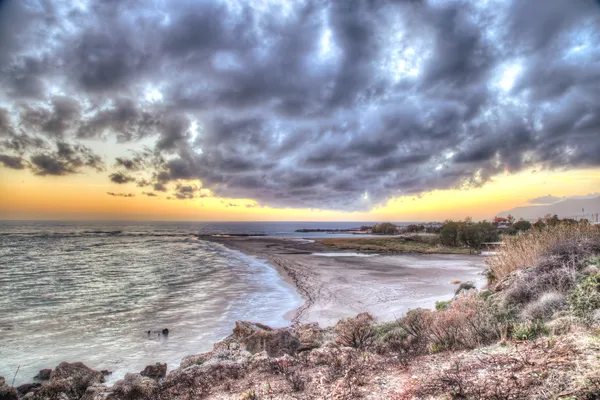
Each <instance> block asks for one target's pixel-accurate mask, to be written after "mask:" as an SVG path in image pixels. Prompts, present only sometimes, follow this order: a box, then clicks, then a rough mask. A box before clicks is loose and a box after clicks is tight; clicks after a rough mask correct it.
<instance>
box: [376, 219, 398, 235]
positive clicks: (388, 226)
mask: <svg viewBox="0 0 600 400" xmlns="http://www.w3.org/2000/svg"><path fill="white" fill-rule="evenodd" d="M396 230H397V227H396V225H394V224H392V223H390V222H383V223H381V224H377V225H375V226H374V227H373V228H372V230H371V233H377V234H382V235H393V234H394V233H396Z"/></svg>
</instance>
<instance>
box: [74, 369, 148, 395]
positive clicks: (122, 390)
mask: <svg viewBox="0 0 600 400" xmlns="http://www.w3.org/2000/svg"><path fill="white" fill-rule="evenodd" d="M157 390H158V384H157V383H156V381H155V380H154V379H150V378H148V377H145V376H141V375H140V374H126V375H125V378H124V379H122V380H120V381H117V383H115V385H114V386H113V387H112V395H113V396H110V398H111V399H112V398H115V399H151V398H154V395H155V394H156V392H157ZM96 396H98V395H97V394H96ZM82 400H83V399H82ZM87 400H98V397H96V398H93V397H92V398H90V399H87Z"/></svg>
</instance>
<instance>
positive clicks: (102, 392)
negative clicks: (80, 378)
mask: <svg viewBox="0 0 600 400" xmlns="http://www.w3.org/2000/svg"><path fill="white" fill-rule="evenodd" d="M111 393H112V392H111V390H110V388H107V387H106V386H104V385H100V384H96V385H92V386H88V388H87V389H86V390H85V393H84V395H83V397H82V398H81V400H108V399H109V398H110V397H109V396H110V395H111Z"/></svg>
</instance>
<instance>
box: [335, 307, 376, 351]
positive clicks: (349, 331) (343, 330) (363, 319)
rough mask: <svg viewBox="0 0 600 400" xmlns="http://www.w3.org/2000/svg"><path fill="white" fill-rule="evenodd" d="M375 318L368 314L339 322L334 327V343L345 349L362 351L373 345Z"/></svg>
mask: <svg viewBox="0 0 600 400" xmlns="http://www.w3.org/2000/svg"><path fill="white" fill-rule="evenodd" d="M373 322H375V318H373V316H372V315H371V314H369V313H361V314H358V315H357V316H356V318H346V319H342V320H340V321H339V322H338V323H337V325H336V326H335V341H336V342H337V343H338V344H340V345H342V346H346V347H354V348H357V349H364V348H367V347H369V346H371V345H372V344H373V341H374V339H375V330H374V329H373Z"/></svg>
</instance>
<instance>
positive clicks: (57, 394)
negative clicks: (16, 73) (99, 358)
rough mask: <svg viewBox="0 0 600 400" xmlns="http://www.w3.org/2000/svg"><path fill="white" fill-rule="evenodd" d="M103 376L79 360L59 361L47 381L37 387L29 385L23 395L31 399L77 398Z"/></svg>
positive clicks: (66, 399)
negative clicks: (70, 361) (73, 361)
mask: <svg viewBox="0 0 600 400" xmlns="http://www.w3.org/2000/svg"><path fill="white" fill-rule="evenodd" d="M103 382H104V376H103V375H102V373H101V372H100V371H96V370H93V369H91V368H88V367H87V366H86V365H85V364H83V363H81V362H75V363H67V362H63V363H60V364H59V365H58V366H57V367H56V368H54V369H53V370H52V372H51V373H50V377H49V379H48V380H47V381H45V382H44V383H42V385H41V386H39V387H37V388H33V387H29V389H30V390H29V391H28V393H27V394H26V395H25V396H24V398H26V399H31V400H49V399H51V400H53V399H58V400H79V399H81V397H82V396H83V395H84V394H85V392H86V390H87V388H88V387H90V386H93V385H100V384H102V383H103Z"/></svg>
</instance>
